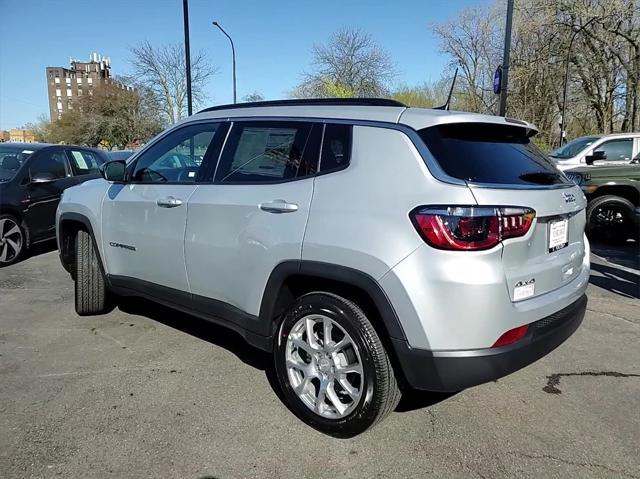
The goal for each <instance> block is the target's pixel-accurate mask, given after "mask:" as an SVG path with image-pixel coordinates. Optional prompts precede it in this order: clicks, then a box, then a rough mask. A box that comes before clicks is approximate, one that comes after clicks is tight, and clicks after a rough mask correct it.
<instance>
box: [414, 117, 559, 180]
mask: <svg viewBox="0 0 640 479" xmlns="http://www.w3.org/2000/svg"><path fill="white" fill-rule="evenodd" d="M419 134H420V136H421V137H422V139H423V141H424V142H425V144H426V145H427V147H428V148H429V151H430V152H431V154H432V155H433V156H434V158H435V159H436V161H437V162H438V163H439V164H440V166H441V167H442V169H443V170H444V172H445V173H446V174H447V175H449V176H452V177H454V178H459V179H461V180H465V181H469V182H473V183H496V184H515V185H555V184H568V183H569V181H568V180H567V179H566V178H565V176H564V175H563V174H562V173H561V172H560V171H559V170H558V169H557V168H556V167H555V165H554V164H553V163H552V162H551V160H549V158H547V156H546V155H545V154H544V153H542V152H541V151H540V150H539V149H538V147H536V146H535V145H534V144H533V142H532V141H531V138H529V137H527V130H526V129H524V128H521V127H515V126H509V125H493V124H485V123H456V124H451V125H440V126H435V127H431V128H425V129H424V130H421V131H419Z"/></svg>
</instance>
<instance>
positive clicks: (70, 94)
mask: <svg viewBox="0 0 640 479" xmlns="http://www.w3.org/2000/svg"><path fill="white" fill-rule="evenodd" d="M67 96H73V92H72V91H71V88H67Z"/></svg>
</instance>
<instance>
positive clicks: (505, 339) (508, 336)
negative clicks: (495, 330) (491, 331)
mask: <svg viewBox="0 0 640 479" xmlns="http://www.w3.org/2000/svg"><path fill="white" fill-rule="evenodd" d="M527 329H529V325H528V324H525V325H524V326H518V327H517V328H513V329H510V330H509V331H507V332H506V333H504V334H503V335H502V336H500V337H499V338H498V340H497V341H496V342H495V343H493V346H491V347H492V348H500V347H502V346H507V345H509V344H513V343H515V342H516V341H520V340H521V339H522V338H524V336H525V335H526V334H527Z"/></svg>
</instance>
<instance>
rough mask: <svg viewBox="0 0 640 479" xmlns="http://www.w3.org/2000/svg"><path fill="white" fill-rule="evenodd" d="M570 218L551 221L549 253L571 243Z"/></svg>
mask: <svg viewBox="0 0 640 479" xmlns="http://www.w3.org/2000/svg"><path fill="white" fill-rule="evenodd" d="M568 238H569V220H567V219H562V220H556V221H551V222H549V253H553V252H554V251H558V250H559V249H562V248H564V247H565V246H567V245H568V244H569V240H568Z"/></svg>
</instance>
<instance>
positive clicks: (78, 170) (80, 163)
mask: <svg viewBox="0 0 640 479" xmlns="http://www.w3.org/2000/svg"><path fill="white" fill-rule="evenodd" d="M69 153H70V154H69V157H70V159H71V165H72V166H73V170H74V172H75V174H76V175H88V174H93V173H98V172H99V167H100V165H101V164H102V160H101V159H100V158H99V157H98V155H97V154H96V153H93V152H90V151H79V150H71V151H70V152H69Z"/></svg>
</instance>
